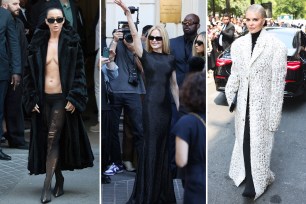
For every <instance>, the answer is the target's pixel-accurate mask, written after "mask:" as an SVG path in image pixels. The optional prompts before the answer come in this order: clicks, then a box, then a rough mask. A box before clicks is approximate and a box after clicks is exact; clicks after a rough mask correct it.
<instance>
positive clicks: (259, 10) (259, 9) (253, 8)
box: [245, 4, 267, 18]
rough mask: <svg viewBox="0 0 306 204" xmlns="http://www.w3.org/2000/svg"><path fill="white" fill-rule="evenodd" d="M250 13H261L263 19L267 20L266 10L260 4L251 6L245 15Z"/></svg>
mask: <svg viewBox="0 0 306 204" xmlns="http://www.w3.org/2000/svg"><path fill="white" fill-rule="evenodd" d="M248 11H250V12H254V13H259V14H260V15H261V17H262V18H267V13H266V10H265V9H264V7H262V6H261V5H259V4H252V5H251V6H249V7H248V8H247V10H246V12H245V13H247V12H248Z"/></svg>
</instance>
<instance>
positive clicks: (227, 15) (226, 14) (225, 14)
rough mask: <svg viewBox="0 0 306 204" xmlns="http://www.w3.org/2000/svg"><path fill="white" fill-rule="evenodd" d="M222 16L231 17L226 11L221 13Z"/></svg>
mask: <svg viewBox="0 0 306 204" xmlns="http://www.w3.org/2000/svg"><path fill="white" fill-rule="evenodd" d="M223 17H228V18H229V19H231V15H230V14H228V13H224V14H223Z"/></svg>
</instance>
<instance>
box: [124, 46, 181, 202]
mask: <svg viewBox="0 0 306 204" xmlns="http://www.w3.org/2000/svg"><path fill="white" fill-rule="evenodd" d="M141 62H142V65H143V67H144V71H145V78H146V95H145V99H144V102H143V126H144V152H143V154H142V155H141V156H140V158H139V166H138V168H137V174H136V179H135V184H134V189H133V193H132V195H131V197H130V200H129V201H128V203H137V204H153V203H154V204H171V203H176V200H175V194H174V187H173V181H172V175H171V171H170V168H169V162H168V148H167V147H168V145H167V137H168V135H169V128H170V124H171V100H170V77H171V74H172V71H173V70H174V68H175V66H174V57H173V56H172V55H167V54H161V53H155V52H152V53H148V52H147V51H145V50H144V51H143V56H142V58H141Z"/></svg>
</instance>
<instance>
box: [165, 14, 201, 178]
mask: <svg viewBox="0 0 306 204" xmlns="http://www.w3.org/2000/svg"><path fill="white" fill-rule="evenodd" d="M182 25H183V32H184V35H182V36H178V37H176V38H172V39H170V53H171V55H173V56H174V57H175V69H176V79H177V84H178V86H179V87H181V85H182V84H183V81H184V78H185V76H186V74H187V73H188V72H189V65H188V60H189V59H190V58H191V57H192V45H193V41H194V39H195V37H196V36H197V31H198V29H199V28H200V18H199V17H198V16H197V15H196V14H188V15H187V16H186V17H185V18H184V20H183V22H182ZM180 110H181V108H180ZM180 115H182V113H181V114H179V112H178V111H177V109H176V106H175V103H174V101H173V100H172V119H171V127H173V126H174V125H175V123H176V122H177V121H178V119H179V118H180ZM169 134H170V133H169ZM169 149H170V150H169V155H170V158H169V161H170V163H171V164H170V165H171V169H172V171H173V175H175V174H176V172H175V171H176V164H175V160H174V155H175V135H170V139H169Z"/></svg>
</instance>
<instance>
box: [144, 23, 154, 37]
mask: <svg viewBox="0 0 306 204" xmlns="http://www.w3.org/2000/svg"><path fill="white" fill-rule="evenodd" d="M152 27H153V26H152V25H146V26H145V27H143V28H142V34H143V35H145V36H146V35H148V31H149V30H150V29H151V28H152ZM146 37H147V36H146Z"/></svg>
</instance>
